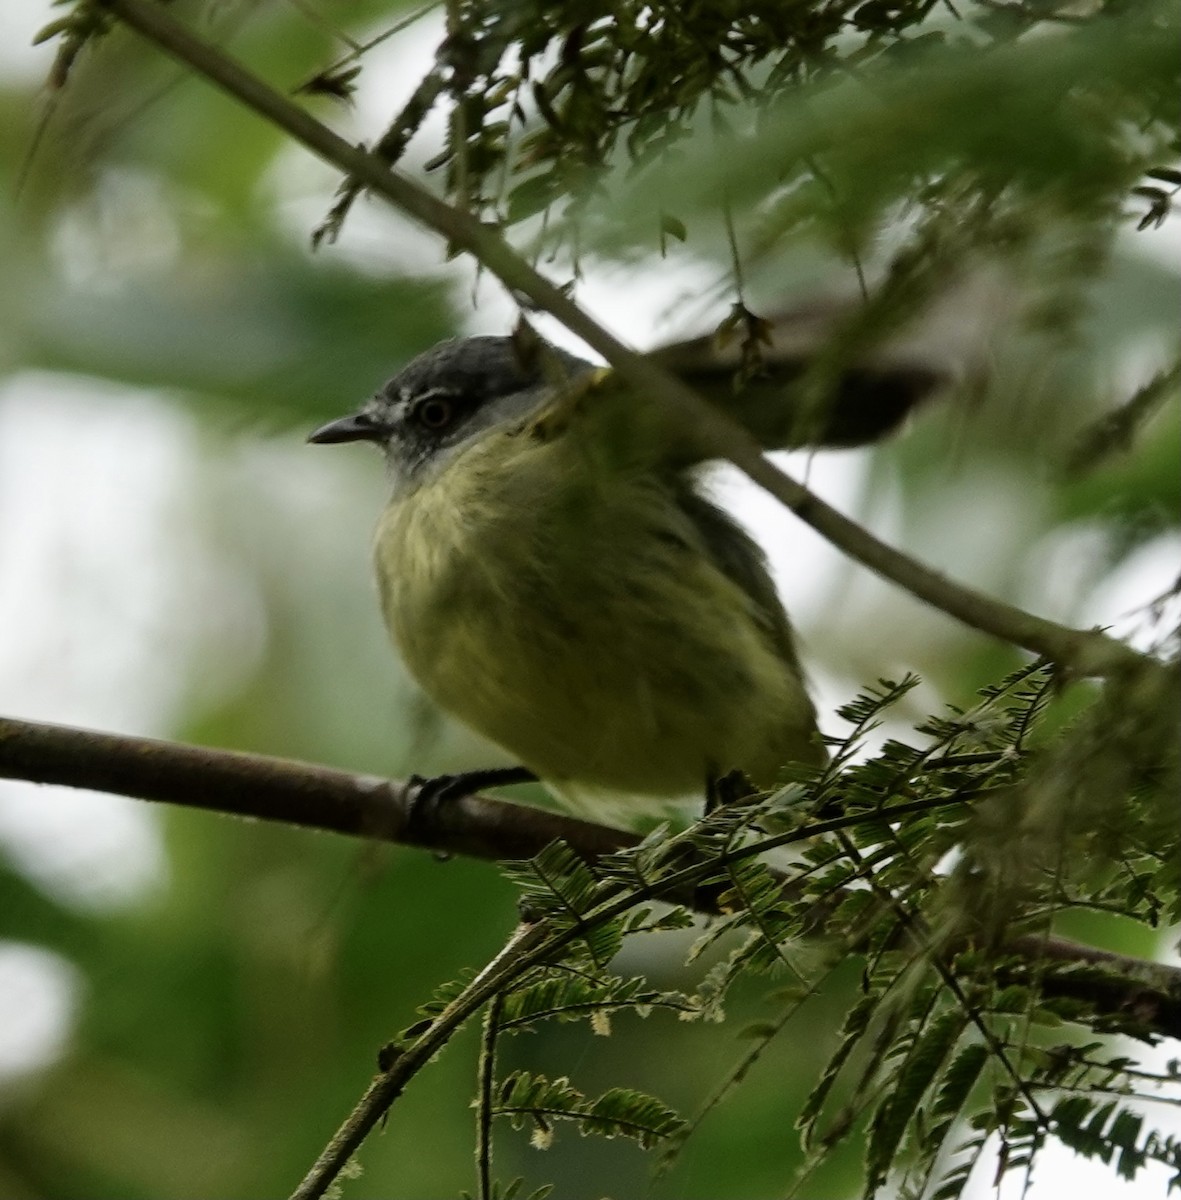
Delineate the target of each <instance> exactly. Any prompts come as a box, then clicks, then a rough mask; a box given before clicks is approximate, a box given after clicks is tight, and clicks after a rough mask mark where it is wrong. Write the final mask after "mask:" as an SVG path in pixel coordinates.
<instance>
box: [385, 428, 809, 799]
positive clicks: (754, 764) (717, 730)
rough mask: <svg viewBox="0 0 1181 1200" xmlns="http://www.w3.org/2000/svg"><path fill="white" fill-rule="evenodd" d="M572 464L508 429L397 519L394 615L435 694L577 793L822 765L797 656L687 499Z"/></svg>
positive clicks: (391, 587) (388, 527) (682, 785)
mask: <svg viewBox="0 0 1181 1200" xmlns="http://www.w3.org/2000/svg"><path fill="white" fill-rule="evenodd" d="M564 453H565V452H564V451H563V449H562V446H561V443H560V442H559V443H556V444H554V443H551V444H540V445H539V444H537V443H532V442H530V441H529V440H528V439H524V438H516V439H512V438H507V437H505V436H503V435H493V436H492V437H490V438H487V439H485V440H484V441H482V442H480V443H478V444H477V445H476V446H475V447H473V448H471V449H470V450H468V451H467V452H465V455H464V461H463V462H462V463H461V464H452V466H451V468H449V469H448V470H447V471H446V472H444V473H443V474H442V475H441V476H440V478H439V479H437V480H435V481H433V482H431V483H428V484H426V485H424V486H423V487H421V488H420V489H418V490H417V491H416V492H414V493H412V494H411V495H410V496H408V497H406V498H403V499H400V500H397V501H395V502H394V503H392V504H391V506H390V507H389V508H388V509H387V510H386V513H385V514H384V516H383V517H382V520H381V522H380V524H379V526H378V531H377V542H376V547H375V555H376V564H377V571H378V579H379V583H380V586H381V592H382V605H383V611H384V614H385V618H386V622H387V624H388V626H389V628H390V631H391V633H392V635H393V637H394V640H395V642H396V644H397V646H398V648H399V650H400V651H401V653H402V655H403V657H404V659H405V662H406V664H407V666H408V668H409V670H410V671H411V673H412V674H413V675H414V676H415V678H416V679H417V680H418V682H419V683H420V685H421V686H422V688H423V689H424V691H426V692H427V694H428V695H430V696H431V697H432V698H433V699H434V700H435V701H436V702H437V703H438V704H439V705H440V706H441V707H443V708H444V709H446V710H448V711H449V712H451V713H453V714H454V715H455V716H457V717H459V718H460V720H462V721H464V722H465V723H466V724H468V725H469V726H471V727H472V728H473V729H475V730H477V731H478V732H479V733H481V734H483V735H484V736H485V737H487V738H489V739H490V740H492V741H493V742H496V743H497V744H499V745H500V746H502V747H504V749H505V750H507V751H508V752H509V753H510V754H512V755H513V756H514V757H515V758H517V759H519V760H520V762H521V763H523V764H524V765H525V766H527V767H529V768H530V769H531V770H533V771H535V772H536V773H537V774H538V775H539V776H540V777H541V778H542V779H544V780H546V781H548V782H551V783H553V784H554V785H555V786H556V788H557V789H558V790H562V788H563V785H571V784H577V785H587V786H589V787H591V788H596V789H607V790H610V791H617V792H621V793H629V794H642V795H648V796H656V797H680V796H684V795H688V794H692V793H699V792H700V791H701V789H702V788H703V786H704V785H705V783H706V781H707V779H708V778H711V777H713V776H716V775H718V774H720V773H723V772H725V771H728V770H731V769H733V768H740V769H742V770H744V771H745V772H746V773H747V774H748V775H749V776H750V777H751V778H752V779H753V780H754V781H755V782H756V783H759V784H763V785H769V784H770V783H772V782H773V781H774V778H775V775H776V773H777V771H778V769H779V768H780V767H781V766H782V765H783V764H785V763H786V762H788V761H792V760H802V761H808V762H819V761H822V760H823V756H824V752H823V750H822V748H821V746H820V744H819V740H818V738H817V735H816V730H815V716H814V712H813V709H812V705H811V702H810V701H809V699H808V697H807V695H806V693H805V691H804V687H803V683H802V681H801V679H800V677H799V674H798V671H797V669H796V667H795V664H794V662H792V661H790V660H789V659H788V658H787V657H786V656H785V654H784V652H783V650H782V649H781V648H780V647H778V646H777V645H776V644H775V639H774V638H773V637H771V636H770V635H769V634H768V632H767V629H766V621H765V614H764V616H763V619H760V614H759V613H758V611H757V606H756V605H755V604H754V603H753V602H752V600H751V598H750V597H749V596H747V595H746V593H745V592H744V591H743V590H742V588H741V587H739V586H738V585H737V584H736V583H735V582H734V581H733V580H732V579H730V578H728V577H727V576H726V575H725V574H724V573H723V572H722V571H721V570H719V569H718V567H717V566H716V565H715V564H714V563H713V561H712V560H711V559H710V557H709V556H708V555H707V554H705V553H703V552H702V551H701V549H700V547H699V546H698V545H697V544H696V543H695V541H694V537H695V532H696V531H695V530H694V529H693V528H692V525H691V523H690V522H688V521H687V518H686V516H685V514H684V513H683V512H682V511H681V510H680V509H678V508H677V506H676V504H675V502H674V499H673V496H672V493H671V492H670V491H669V490H668V489H667V487H665V486H664V485H662V484H661V483H660V481H659V480H658V479H656V478H655V477H654V476H650V475H644V474H635V475H631V476H628V475H612V476H609V477H602V476H596V475H595V474H593V473H586V472H583V473H581V474H579V473H578V472H572V471H571V470H570V467H571V462H570V460H569V459H568V458H566V459H564V458H563V454H564ZM457 466H458V468H459V469H458V470H457V469H456V467H457ZM452 476H454V477H455V478H454V479H453V478H452ZM572 480H573V481H574V482H572ZM457 481H458V486H457Z"/></svg>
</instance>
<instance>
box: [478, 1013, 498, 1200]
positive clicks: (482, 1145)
mask: <svg viewBox="0 0 1181 1200" xmlns="http://www.w3.org/2000/svg"><path fill="white" fill-rule="evenodd" d="M503 1007H504V993H503V992H497V993H496V995H495V996H493V997H492V999H491V1000H489V1001H488V1007H487V1008H486V1009H485V1010H484V1029H483V1032H482V1034H481V1037H480V1064H479V1068H478V1073H479V1090H478V1092H477V1100H476V1104H477V1108H476V1176H477V1179H476V1184H477V1188H478V1191H477V1192H476V1195H477V1197H478V1200H492V1089H493V1086H494V1085H495V1083H496V1039H497V1038H498V1037H499V1035H500V1011H501V1009H502V1008H503Z"/></svg>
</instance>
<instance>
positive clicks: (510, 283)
mask: <svg viewBox="0 0 1181 1200" xmlns="http://www.w3.org/2000/svg"><path fill="white" fill-rule="evenodd" d="M94 2H95V3H96V4H97V5H98V6H99V7H100V8H103V9H106V10H107V11H109V12H111V13H113V14H115V15H116V16H117V17H119V18H120V19H121V20H122V21H124V22H125V23H126V24H128V25H130V26H131V27H132V28H134V29H135V30H136V31H137V32H138V33H140V34H142V35H143V36H144V37H145V38H146V39H147V40H148V41H150V42H152V43H154V44H155V45H157V46H158V47H160V48H161V49H162V50H164V51H165V52H166V53H167V54H169V55H171V56H172V57H173V58H176V59H178V60H179V61H180V62H182V63H184V64H185V65H187V66H188V67H189V68H191V69H192V70H193V71H194V72H195V73H197V74H199V75H203V76H204V77H205V78H206V79H208V80H210V81H211V82H212V83H214V84H216V85H217V86H218V87H220V88H221V89H222V90H224V91H225V92H227V93H229V94H230V95H231V96H232V97H234V98H235V99H236V100H238V101H239V102H240V103H242V104H244V105H245V106H246V107H247V108H250V109H252V110H253V111H254V112H256V113H258V114H259V115H260V116H262V117H263V118H264V119H265V120H267V121H269V122H270V123H271V124H272V125H275V126H276V127H278V128H279V129H282V130H283V131H284V132H286V133H287V134H288V135H289V136H291V137H292V138H293V139H294V140H296V141H297V142H299V143H300V144H302V145H303V146H305V147H307V149H309V150H311V151H312V153H313V154H316V155H317V156H319V157H320V158H321V159H323V160H324V161H325V162H327V163H329V164H330V165H332V166H335V167H337V168H338V169H339V170H341V171H342V172H344V174H345V175H347V176H351V177H352V178H354V179H356V180H357V181H359V182H360V183H361V184H363V185H364V186H365V187H367V188H369V189H370V190H371V191H373V192H375V193H377V194H378V195H380V196H382V197H384V198H385V199H386V200H388V201H390V203H392V204H393V205H394V206H395V207H397V208H399V209H401V210H402V211H403V212H404V213H406V214H407V215H408V216H410V217H413V218H414V219H415V220H417V221H419V222H420V223H421V224H423V225H425V226H426V227H427V228H428V229H432V230H434V231H435V232H436V233H439V234H441V235H442V236H443V237H445V238H446V239H447V242H448V244H449V245H451V246H454V247H455V248H456V249H458V250H463V251H467V252H468V253H470V254H471V255H472V256H473V257H474V258H476V259H477V260H478V261H479V262H480V263H481V264H482V265H483V266H484V267H485V268H487V269H488V270H489V271H491V272H492V274H493V275H495V276H496V277H497V278H498V279H499V280H500V281H501V282H502V283H503V284H504V285H505V287H506V288H508V289H509V291H510V292H512V293H513V294H516V295H521V296H524V297H527V298H528V299H529V300H530V301H531V302H532V303H533V304H534V305H536V306H537V307H538V308H540V309H543V310H544V311H546V312H548V313H550V314H552V315H553V316H554V317H556V318H557V319H558V320H559V321H561V322H562V324H564V325H565V326H566V327H567V328H568V329H569V330H570V331H571V332H573V333H575V334H577V335H578V336H579V337H580V338H582V339H583V341H585V342H586V343H587V345H589V346H591V347H593V348H594V349H595V350H597V351H598V352H599V353H600V354H602V355H603V357H604V358H606V359H607V361H608V362H609V363H610V364H611V365H612V366H613V367H614V368H615V369H616V370H618V371H619V373H620V374H621V375H622V376H623V377H624V378H625V379H626V380H627V381H628V382H629V383H630V384H632V385H633V386H635V387H636V389H637V390H638V391H639V392H641V393H642V394H643V395H644V396H645V397H646V399H647V402H648V403H650V404H653V405H655V406H657V407H658V408H659V409H662V410H664V412H665V414H666V415H668V416H669V417H670V418H673V419H676V420H679V421H681V422H682V423H683V427H684V428H687V429H693V430H694V431H695V433H696V434H697V435H698V436H699V437H700V438H701V439H702V441H703V442H705V443H706V444H708V445H709V446H710V447H711V449H712V450H713V451H714V452H715V453H716V454H717V456H718V457H719V458H724V459H727V460H728V461H730V462H731V463H733V464H734V465H735V466H736V467H738V468H739V469H740V470H742V471H744V472H745V473H746V474H747V475H748V476H749V477H750V478H751V479H752V480H753V481H754V482H755V483H757V484H758V485H759V486H760V487H762V488H764V489H765V490H766V491H767V492H769V493H770V494H771V495H773V496H775V497H776V499H778V500H779V501H781V502H782V503H783V504H785V505H786V506H787V507H788V508H790V509H791V510H792V511H793V512H794V513H795V514H796V515H797V516H798V517H799V518H800V519H801V520H802V521H804V522H806V523H807V524H808V525H811V526H812V527H813V528H814V529H815V530H817V532H819V533H820V534H822V535H823V536H824V537H825V538H827V539H828V540H829V541H830V542H832V543H833V545H835V546H837V547H838V548H839V549H841V550H843V551H844V552H845V553H846V554H847V555H849V557H851V558H853V559H855V560H856V561H858V562H859V563H861V564H862V565H863V566H865V567H868V568H869V569H870V570H871V571H874V572H876V573H877V574H879V575H881V576H883V577H884V578H886V579H889V580H891V581H892V582H893V583H896V584H898V585H899V586H900V587H902V588H905V589H906V590H907V591H909V592H910V593H911V594H912V595H914V596H917V597H918V598H919V599H920V600H923V601H925V602H926V603H928V604H930V605H933V606H934V607H936V608H939V609H941V610H942V611H943V612H946V613H948V614H949V615H950V616H953V617H955V618H957V619H958V620H960V621H962V622H964V623H965V624H966V625H969V626H971V627H972V628H974V629H978V630H980V631H982V632H984V633H988V634H991V635H992V636H993V637H997V638H999V639H1001V640H1002V641H1006V642H1011V643H1012V644H1014V645H1017V646H1021V647H1023V648H1024V649H1026V650H1029V651H1032V652H1033V653H1035V654H1040V655H1043V656H1045V657H1046V658H1048V659H1051V660H1052V661H1054V662H1056V663H1059V664H1060V665H1062V666H1064V667H1067V668H1068V669H1070V670H1071V671H1072V672H1074V673H1075V674H1078V675H1112V674H1117V673H1121V672H1125V671H1128V670H1134V669H1136V668H1138V667H1143V666H1145V664H1146V663H1147V662H1148V661H1150V660H1146V659H1145V658H1144V657H1143V656H1141V655H1139V654H1137V653H1136V652H1135V651H1133V650H1132V649H1130V648H1129V647H1127V646H1125V645H1124V644H1123V643H1121V642H1118V641H1116V640H1114V639H1112V638H1109V637H1106V636H1105V635H1103V634H1102V633H1099V632H1097V631H1093V630H1080V629H1071V628H1069V627H1067V626H1064V625H1059V624H1057V623H1056V622H1053V621H1048V620H1046V619H1045V618H1043V617H1038V616H1035V615H1034V614H1032V613H1028V612H1025V611H1023V610H1022V609H1020V608H1017V607H1015V606H1014V605H1011V604H1007V603H1005V602H1004V601H1002V600H998V599H995V598H993V597H990V596H986V595H984V594H983V593H981V592H977V591H974V590H973V589H971V588H968V587H965V586H963V585H962V584H958V583H954V582H952V581H951V580H949V579H947V578H946V577H945V576H944V575H942V574H941V573H940V572H938V571H935V570H932V569H931V568H930V567H927V566H925V565H924V564H923V563H920V562H918V561H917V560H915V559H913V558H910V557H909V556H907V555H905V554H902V553H900V552H899V551H897V550H895V549H893V548H892V547H890V546H888V545H886V544H885V543H884V542H881V541H879V540H878V539H877V538H875V537H874V536H873V535H872V534H871V533H869V532H868V531H867V530H866V529H864V528H862V527H861V526H860V525H858V524H857V523H856V522H854V521H851V520H849V519H848V518H847V517H845V516H843V515H842V514H841V513H839V512H838V511H837V510H836V509H834V508H832V507H831V506H830V505H828V504H826V503H825V502H824V501H823V500H821V499H820V498H819V497H818V496H815V495H813V494H812V493H811V492H810V491H808V489H807V488H805V487H803V486H802V485H801V484H799V483H797V482H796V481H795V480H794V479H792V478H790V477H789V476H788V475H786V474H784V473H783V472H782V471H780V470H779V469H778V468H777V467H775V466H774V465H773V464H772V463H771V462H769V461H768V460H767V459H766V458H765V457H764V455H763V453H762V449H761V447H760V446H759V445H758V443H757V442H756V441H755V440H754V439H753V438H752V437H750V435H749V434H747V433H746V431H745V430H743V429H742V428H740V427H739V426H738V425H736V424H735V423H734V422H733V421H731V420H729V419H728V418H727V417H726V416H725V415H724V414H723V413H722V412H721V411H720V410H718V409H717V408H715V407H714V406H713V405H711V404H709V403H708V402H707V401H706V400H704V399H702V397H700V396H699V395H698V394H697V393H696V392H694V391H693V390H692V389H691V388H688V387H686V386H685V384H683V383H682V382H681V381H680V380H678V379H677V378H676V377H675V376H673V375H671V374H669V373H668V372H667V371H665V370H663V369H662V368H661V367H660V366H659V365H658V364H657V363H655V362H653V361H652V360H651V359H649V358H647V357H645V356H644V355H641V354H637V353H636V352H635V351H634V350H631V349H629V348H628V347H626V346H625V345H623V343H621V342H619V341H618V340H616V339H615V338H614V337H612V336H611V334H609V333H608V332H607V331H606V330H605V329H603V328H602V327H601V326H600V325H599V324H598V323H597V322H595V321H594V320H593V319H592V318H591V317H590V316H589V315H588V314H587V313H585V312H584V311H583V310H582V309H581V308H580V307H579V306H578V305H577V304H575V303H574V302H573V301H572V300H571V299H570V298H569V297H568V296H567V295H566V293H565V292H564V291H562V289H560V288H559V287H557V286H556V285H555V284H553V283H551V282H550V281H549V280H548V279H546V278H545V277H544V276H542V275H541V274H539V273H538V272H537V271H536V270H534V268H533V267H531V266H530V265H529V263H528V262H526V261H525V259H523V258H522V257H521V256H520V255H519V254H517V253H516V251H515V250H513V248H512V247H511V246H510V245H509V243H508V242H507V241H506V240H505V239H504V237H503V236H502V235H501V234H500V232H499V230H497V229H496V228H495V227H493V226H491V225H486V224H484V223H483V222H481V221H479V220H477V219H476V218H475V217H473V216H471V215H470V214H468V213H466V212H462V211H460V210H459V209H456V208H453V207H452V206H450V205H448V204H445V203H444V202H443V201H442V200H439V199H438V198H437V197H435V196H433V195H432V194H431V193H430V192H428V191H427V190H426V189H425V188H423V187H421V186H420V185H418V184H417V183H415V182H414V181H413V180H411V179H409V178H407V177H406V176H404V175H402V174H401V173H399V172H398V171H396V170H393V169H391V168H390V167H389V166H388V165H387V164H386V163H385V162H383V161H382V160H381V158H380V156H378V155H376V154H374V153H371V152H369V151H366V150H365V149H363V148H361V147H357V146H353V145H351V144H350V143H349V142H347V141H345V140H344V139H343V138H341V137H340V136H339V135H338V134H336V133H334V132H333V131H332V130H330V129H329V128H328V127H327V126H326V125H324V124H322V123H321V122H320V121H317V120H316V119H315V118H314V117H312V116H311V115H310V114H309V113H307V112H306V111H305V110H304V109H302V108H300V107H299V106H298V105H296V104H293V103H292V102H291V101H290V100H288V99H287V97H285V96H284V95H282V94H281V93H280V92H277V91H275V90H274V89H273V88H271V87H269V86H268V85H267V84H265V83H264V82H263V81H262V80H260V79H259V78H258V77H257V76H256V75H254V74H252V73H251V72H250V71H248V70H246V69H245V68H244V67H243V66H242V65H241V64H239V63H238V62H236V61H235V60H234V59H232V58H230V57H229V56H228V55H226V54H224V53H223V52H222V51H220V50H218V49H217V48H216V47H214V46H212V45H210V44H209V43H208V42H205V41H203V40H201V39H200V38H198V37H196V36H195V35H194V34H192V33H191V32H190V31H189V30H188V29H186V28H185V27H184V26H183V25H182V24H180V23H179V22H178V21H177V20H176V19H175V18H174V17H173V16H172V15H171V14H170V13H169V12H168V11H166V9H165V8H164V7H163V6H162V5H159V4H154V3H151V2H150V0H94Z"/></svg>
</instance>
